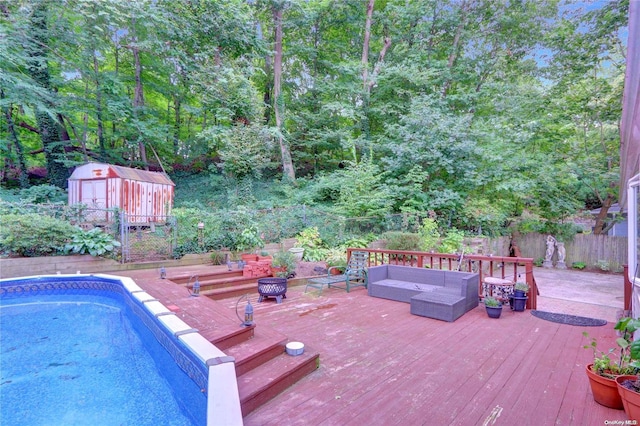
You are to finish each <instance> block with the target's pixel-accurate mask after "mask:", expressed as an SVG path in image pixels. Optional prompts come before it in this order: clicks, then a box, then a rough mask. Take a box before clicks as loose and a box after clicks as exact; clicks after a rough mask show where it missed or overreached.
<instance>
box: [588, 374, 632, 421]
mask: <svg viewBox="0 0 640 426" xmlns="http://www.w3.org/2000/svg"><path fill="white" fill-rule="evenodd" d="M592 366H593V364H589V365H587V377H588V378H589V385H590V386H591V393H593V399H594V400H595V401H596V402H597V403H598V404H600V405H604V406H605V407H609V408H615V409H616V410H622V409H623V408H624V406H623V405H622V398H620V393H619V392H618V385H617V384H616V381H615V380H614V379H608V378H606V377H603V376H601V375H599V374H596V373H594V372H593V371H591V367H592ZM614 391H615V392H614Z"/></svg>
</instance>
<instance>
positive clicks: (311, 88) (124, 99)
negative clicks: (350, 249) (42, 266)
mask: <svg viewBox="0 0 640 426" xmlns="http://www.w3.org/2000/svg"><path fill="white" fill-rule="evenodd" d="M597 3H598V4H597V6H598V7H594V6H593V4H592V2H574V1H558V0H536V1H495V0H446V1H445V0H412V1H405V0H375V1H374V0H366V1H364V0H308V1H295V0H252V1H244V0H216V1H207V0H200V1H168V0H153V1H152V0H131V1H94V0H57V1H50V0H16V1H0V17H1V18H0V19H1V21H2V26H1V31H2V33H0V52H1V53H0V57H2V64H1V72H0V106H1V108H2V113H1V116H2V125H1V126H0V138H1V139H2V144H1V145H0V150H2V157H1V158H2V160H0V161H2V176H1V178H2V183H3V186H6V187H9V186H12V185H14V186H18V187H21V188H27V187H29V186H30V185H31V184H32V183H33V181H30V180H29V177H32V178H33V177H34V176H35V175H37V174H38V171H39V170H40V175H45V174H46V178H47V181H48V183H50V184H52V185H55V186H58V187H62V188H65V187H66V179H67V178H68V176H69V175H70V172H71V171H72V169H73V167H74V166H76V165H79V164H83V163H86V162H87V161H97V162H107V163H114V164H120V165H125V166H130V167H138V168H144V169H152V170H166V171H167V172H168V173H170V175H171V176H172V177H173V178H174V179H175V180H176V181H177V182H181V180H182V178H183V177H184V176H190V177H189V179H185V180H184V182H185V186H181V185H180V184H179V185H178V189H177V194H176V197H177V204H178V205H179V206H182V207H193V206H200V207H211V204H212V205H213V207H214V208H221V206H226V207H234V208H235V207H238V206H248V207H252V208H256V207H278V206H286V205H294V204H307V205H325V206H326V205H329V206H331V208H332V209H334V210H335V212H336V213H337V214H340V215H343V216H346V217H356V216H358V217H362V216H374V217H375V216H382V215H385V214H389V213H401V212H407V213H412V212H419V213H425V212H429V214H430V215H431V216H432V217H435V218H437V220H438V222H439V224H440V225H441V226H447V227H455V228H458V229H461V230H466V231H470V232H474V233H480V232H484V233H493V234H496V233H501V232H504V229H505V227H506V226H507V225H508V224H509V223H511V222H513V221H514V220H518V219H519V218H522V217H527V218H532V217H533V218H536V220H538V221H539V222H540V223H542V224H545V223H546V224H557V223H561V222H563V221H565V220H566V219H567V218H568V217H571V216H572V215H575V214H576V213H577V212H579V211H581V210H583V209H589V208H593V207H599V206H601V205H603V204H607V203H608V204H611V202H613V201H615V200H616V197H617V191H618V189H617V185H618V178H619V163H620V159H619V146H620V138H619V130H618V122H619V119H620V111H621V99H622V90H623V82H624V69H625V66H624V65H625V54H626V40H625V28H626V25H627V15H628V0H610V1H604V2H597ZM45 170H46V173H44V171H45ZM190 179H191V180H190ZM194 180H195V181H197V182H198V184H195V185H194V186H193V188H192V189H186V190H184V191H183V192H182V193H180V189H181V187H182V188H188V187H187V186H186V185H188V183H189V182H193V181H194ZM265 182H269V183H270V185H266V186H265V185H264V183H265ZM264 193H268V195H266V196H263V195H264ZM207 203H211V204H210V205H209V206H206V204H207Z"/></svg>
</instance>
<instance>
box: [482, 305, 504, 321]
mask: <svg viewBox="0 0 640 426" xmlns="http://www.w3.org/2000/svg"><path fill="white" fill-rule="evenodd" d="M485 308H486V309H487V315H489V318H500V315H501V314H502V306H485Z"/></svg>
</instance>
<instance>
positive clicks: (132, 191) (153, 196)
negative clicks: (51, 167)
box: [68, 163, 175, 223]
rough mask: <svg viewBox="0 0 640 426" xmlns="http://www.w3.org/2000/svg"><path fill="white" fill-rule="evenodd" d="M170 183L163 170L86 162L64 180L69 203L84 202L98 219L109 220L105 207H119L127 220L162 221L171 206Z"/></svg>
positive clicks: (171, 183) (140, 221)
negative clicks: (66, 180)
mask: <svg viewBox="0 0 640 426" xmlns="http://www.w3.org/2000/svg"><path fill="white" fill-rule="evenodd" d="M174 186H175V184H174V183H173V182H172V181H171V179H169V177H168V176H167V175H166V174H165V173H159V172H147V171H144V170H138V169H132V168H129V167H122V166H114V165H111V164H102V163H88V164H85V165H83V166H78V167H76V169H75V170H74V171H73V173H72V174H71V177H70V178H69V179H68V188H69V205H74V204H78V203H82V204H85V205H87V206H88V209H89V210H91V209H94V210H95V212H94V215H92V219H93V220H98V221H105V222H110V221H112V220H113V218H112V217H110V216H111V213H110V212H108V211H107V210H112V209H115V208H119V209H120V210H121V211H122V212H124V213H126V214H127V215H128V218H127V221H128V222H130V223H155V222H164V221H165V220H166V216H168V215H170V214H171V208H172V207H173V188H174Z"/></svg>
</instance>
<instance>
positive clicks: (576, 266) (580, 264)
mask: <svg viewBox="0 0 640 426" xmlns="http://www.w3.org/2000/svg"><path fill="white" fill-rule="evenodd" d="M571 267H572V268H573V269H584V268H586V267H587V264H586V263H584V262H573V263H572V264H571Z"/></svg>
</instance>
